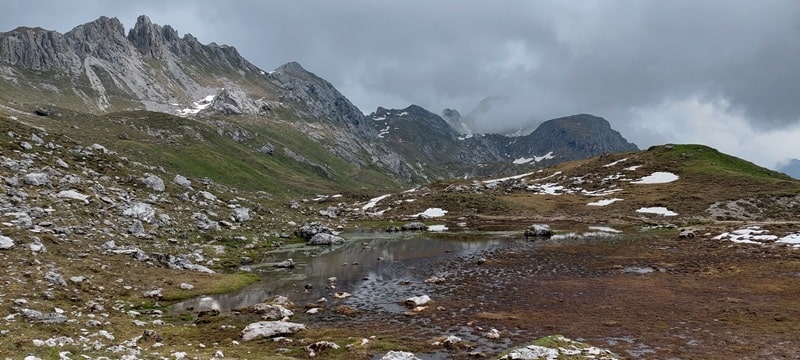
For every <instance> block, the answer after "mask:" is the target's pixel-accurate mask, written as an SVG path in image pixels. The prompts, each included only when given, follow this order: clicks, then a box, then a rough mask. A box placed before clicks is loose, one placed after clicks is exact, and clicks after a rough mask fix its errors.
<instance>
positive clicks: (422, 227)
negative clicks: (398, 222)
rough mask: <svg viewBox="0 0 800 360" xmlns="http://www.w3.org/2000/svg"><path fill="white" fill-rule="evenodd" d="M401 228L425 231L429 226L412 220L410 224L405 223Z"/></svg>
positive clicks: (403, 229)
mask: <svg viewBox="0 0 800 360" xmlns="http://www.w3.org/2000/svg"><path fill="white" fill-rule="evenodd" d="M400 230H402V231H425V230H428V226H427V225H425V224H423V223H421V222H419V221H415V222H410V223H408V224H405V225H403V226H402V227H401V228H400Z"/></svg>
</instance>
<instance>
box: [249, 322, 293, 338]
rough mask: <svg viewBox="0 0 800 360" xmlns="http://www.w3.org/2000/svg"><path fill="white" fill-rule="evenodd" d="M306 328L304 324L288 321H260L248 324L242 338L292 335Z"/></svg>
mask: <svg viewBox="0 0 800 360" xmlns="http://www.w3.org/2000/svg"><path fill="white" fill-rule="evenodd" d="M305 329H306V326H305V325H303V324H298V323H293V322H288V321H259V322H255V323H252V324H250V325H247V327H245V328H244V330H242V340H244V341H250V340H254V339H260V338H271V337H273V336H278V335H291V334H294V333H296V332H298V331H301V330H305Z"/></svg>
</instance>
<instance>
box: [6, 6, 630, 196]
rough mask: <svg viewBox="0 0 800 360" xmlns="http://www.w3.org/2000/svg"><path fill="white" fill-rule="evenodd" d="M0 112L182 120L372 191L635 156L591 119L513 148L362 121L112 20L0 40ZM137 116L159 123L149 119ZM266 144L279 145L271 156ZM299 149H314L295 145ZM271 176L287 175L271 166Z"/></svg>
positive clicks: (552, 127)
mask: <svg viewBox="0 0 800 360" xmlns="http://www.w3.org/2000/svg"><path fill="white" fill-rule="evenodd" d="M0 101H1V102H3V103H4V104H5V105H6V106H7V107H8V108H10V109H12V110H15V111H22V112H29V113H32V112H34V111H37V112H39V113H40V115H48V114H50V113H56V112H57V111H54V109H56V108H62V109H66V110H71V111H73V112H76V113H77V114H92V115H93V116H99V117H100V118H98V120H99V121H102V122H106V124H107V125H108V126H110V127H111V128H116V125H112V124H109V123H108V120H112V121H114V120H113V119H121V118H125V117H128V116H129V115H122V116H116V115H108V114H113V113H118V112H130V111H140V110H149V111H157V112H162V113H168V114H172V115H177V116H180V117H183V118H187V119H190V120H191V121H182V120H181V121H179V122H180V123H181V124H183V125H182V126H188V127H193V128H196V129H195V131H200V130H197V129H201V128H205V127H207V126H212V127H217V128H221V129H220V130H219V131H218V132H219V133H220V134H228V135H230V138H231V139H233V140H235V141H236V142H239V143H246V144H247V147H248V148H249V149H248V150H247V154H248V156H253V157H256V158H257V157H258V156H259V154H261V153H263V152H265V151H267V150H268V149H270V148H272V149H273V151H272V152H271V153H272V154H276V153H277V154H282V155H285V156H287V157H288V158H290V159H292V160H293V161H295V162H297V163H298V164H297V165H300V166H302V167H311V168H313V169H316V170H315V174H316V175H312V177H314V176H321V177H322V180H324V181H340V180H341V179H342V177H345V176H347V175H346V174H352V173H354V172H361V173H366V172H376V173H383V174H386V175H387V176H386V178H385V181H382V183H381V182H380V181H379V183H381V184H380V185H379V186H378V187H383V188H386V187H397V186H401V185H405V184H424V183H427V182H429V181H431V180H435V179H445V178H451V177H465V176H466V177H474V176H489V175H492V174H510V173H514V172H515V171H517V170H518V169H517V168H518V167H541V166H546V165H550V164H554V163H557V162H562V161H568V160H573V159H579V158H585V157H589V156H596V155H600V154H603V153H606V152H618V151H628V150H632V149H635V147H634V146H633V145H632V144H629V143H628V142H627V141H625V139H624V138H622V136H621V135H619V133H617V132H616V131H614V130H613V129H611V127H610V126H609V124H608V122H606V121H605V120H603V119H600V118H595V117H593V116H590V115H580V116H573V117H568V118H564V119H558V120H553V121H550V122H545V123H544V124H542V127H540V129H537V131H535V132H533V133H531V134H529V135H525V136H522V137H507V136H503V135H495V134H488V135H480V134H466V135H464V134H459V132H460V130H459V131H456V130H454V129H453V127H452V126H451V125H449V124H448V123H447V122H446V121H445V120H443V119H442V118H441V117H440V116H438V115H436V114H433V113H431V112H429V111H427V110H425V109H422V108H420V107H418V106H410V107H408V108H406V109H401V110H390V109H383V108H379V109H378V110H377V111H376V112H374V113H373V114H370V115H368V116H364V114H363V113H362V111H361V110H359V109H358V108H357V107H356V106H355V105H353V104H352V102H350V100H348V99H347V97H345V96H344V95H343V94H341V93H340V92H339V91H338V90H337V89H336V88H335V87H334V86H333V85H332V84H331V83H329V82H328V81H326V80H324V79H322V78H321V77H319V76H317V75H315V74H314V73H312V72H310V71H308V70H306V69H304V68H303V67H302V66H301V65H300V64H298V63H296V62H290V63H287V64H284V65H281V66H279V67H277V68H276V69H275V70H274V71H263V70H261V69H260V68H258V67H257V66H255V65H253V64H251V63H250V62H248V61H247V60H246V59H244V58H243V57H242V56H241V55H239V53H238V51H236V49H235V48H233V47H231V46H227V45H217V44H214V43H211V44H202V43H200V42H199V41H198V40H197V39H196V38H195V37H193V36H192V35H191V34H186V35H184V36H183V37H180V36H179V35H178V32H177V31H176V30H175V29H173V28H172V27H170V26H169V25H164V26H161V25H157V24H153V23H152V22H151V21H150V19H148V18H147V17H146V16H140V17H139V18H138V19H137V22H136V24H135V25H134V27H133V28H132V29H130V30H129V31H128V32H127V34H126V33H125V29H124V28H123V26H122V24H121V23H120V21H119V20H117V19H116V18H108V17H101V18H99V19H97V20H95V21H93V22H89V23H86V24H83V25H79V26H77V27H75V28H74V29H72V30H71V31H69V32H67V33H64V34H61V33H58V32H55V31H48V30H44V29H41V28H26V27H21V28H17V29H14V30H11V31H9V32H4V33H0ZM449 113H450V115H452V116H450V117H454V116H455V117H458V116H456V115H457V112H455V111H450V112H449ZM136 117H137V118H142V117H150V118H152V120H153V122H156V123H160V122H161V121H162V120H160V118H161V117H162V116H159V115H156V114H155V113H142V114H139V115H137V116H136ZM104 118H105V120H104ZM449 120H451V121H452V119H450V118H449ZM145 122H146V121H145ZM285 127H291V128H292V130H291V131H292V132H293V133H294V135H301V136H302V137H304V139H300V138H294V137H291V139H292V141H287V140H289V139H287V138H286V137H282V136H280V134H276V133H275V131H276V128H285ZM65 131H66V132H70V129H68V128H67V129H65ZM122 131H123V132H124V130H122ZM166 131H168V132H169V131H170V130H168V129H167V130H166ZM172 132H174V130H173V131H172ZM117 135H118V134H112V135H111V136H117ZM295 140H296V141H295ZM304 140H305V141H304ZM97 141H100V139H99V138H98V139H97ZM114 141H116V140H114ZM276 142H281V143H282V146H280V147H278V149H277V151H275V150H276V149H274V148H275V145H276V144H275V143H276ZM308 142H313V143H314V144H316V145H315V146H313V147H309V146H306V145H304V144H303V143H308ZM151 150H152V149H151ZM208 150H209V151H215V149H208ZM139 151H141V150H139ZM162 151H168V152H172V150H171V149H167V148H165V149H162ZM320 151H321V153H320ZM267 152H269V151H267ZM329 155H332V156H333V157H334V158H331V157H330V156H329ZM314 158H316V159H319V160H321V159H327V160H325V161H319V160H312V159H314ZM341 162H344V163H346V164H348V165H342V164H340V163H341ZM284 165H285V164H284ZM194 168H195V169H196V168H197V167H194ZM209 168H213V166H209ZM353 168H354V169H355V170H353ZM178 170H180V169H177V168H176V171H178ZM185 171H191V169H185ZM271 171H272V172H287V171H288V172H293V171H295V170H294V169H292V167H289V168H286V167H283V166H281V167H278V168H272V169H271ZM196 174H197V175H199V176H211V175H213V172H208V171H207V172H203V171H198V172H196ZM325 179H327V180H325ZM337 179H338V180H337ZM390 179H391V180H390ZM263 180H264V181H265V182H266V181H272V179H268V178H265V179H263ZM301 183H302V182H301ZM374 184H375V182H373V181H369V182H367V183H365V184H364V185H365V187H367V188H370V187H372V186H373V185H374ZM309 190H311V189H309Z"/></svg>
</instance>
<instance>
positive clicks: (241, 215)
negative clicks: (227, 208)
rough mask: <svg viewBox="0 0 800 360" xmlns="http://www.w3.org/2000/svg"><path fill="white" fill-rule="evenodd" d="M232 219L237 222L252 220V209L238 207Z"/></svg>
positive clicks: (232, 214)
mask: <svg viewBox="0 0 800 360" xmlns="http://www.w3.org/2000/svg"><path fill="white" fill-rule="evenodd" d="M231 217H232V218H233V220H234V221H236V222H243V221H247V220H250V209H248V208H246V207H238V208H236V209H233V212H232V213H231Z"/></svg>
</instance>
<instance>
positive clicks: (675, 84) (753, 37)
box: [0, 0, 800, 167]
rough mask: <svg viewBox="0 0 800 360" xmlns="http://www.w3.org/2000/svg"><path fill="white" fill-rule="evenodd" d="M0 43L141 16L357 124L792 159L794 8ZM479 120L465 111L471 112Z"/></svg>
mask: <svg viewBox="0 0 800 360" xmlns="http://www.w3.org/2000/svg"><path fill="white" fill-rule="evenodd" d="M2 8H3V10H2V13H0V31H8V30H11V29H13V28H15V27H17V26H21V25H25V26H40V27H43V28H45V29H49V30H57V31H59V32H62V33H63V32H66V31H69V30H70V29H72V28H73V27H74V26H76V25H79V24H83V23H86V22H89V21H92V20H94V19H96V18H98V17H100V16H102V15H106V16H110V17H117V18H118V19H120V21H122V23H123V24H124V25H125V28H126V31H127V29H130V28H131V27H132V26H133V24H134V23H135V20H136V17H137V16H138V15H141V14H146V15H148V16H149V17H150V19H151V20H152V21H153V22H154V23H157V24H160V25H167V24H168V25H171V26H172V27H173V28H175V29H176V30H178V32H179V33H180V34H181V35H183V34H185V33H191V34H193V35H194V36H196V37H197V38H198V39H199V40H200V42H202V43H210V42H216V43H218V44H228V45H231V46H234V47H236V48H237V49H238V50H239V52H240V53H241V54H242V55H243V56H245V57H246V58H247V59H248V60H250V62H252V63H254V64H255V65H256V66H258V67H261V68H263V69H265V70H270V69H273V68H275V67H278V66H279V65H281V64H283V63H285V62H288V61H298V62H300V63H301V64H302V65H303V66H304V67H305V68H306V69H307V70H309V71H311V72H314V73H316V74H317V75H319V76H321V77H323V78H325V79H326V80H328V81H330V82H331V83H333V85H334V86H336V87H337V88H338V89H339V91H341V92H342V93H343V94H344V95H345V96H347V97H348V98H349V99H350V100H351V101H352V102H353V103H354V104H356V105H357V106H358V107H359V108H360V109H361V110H362V111H363V112H364V113H370V112H372V111H375V108H376V107H378V106H383V107H387V108H404V107H406V106H408V105H409V104H417V105H421V106H423V107H425V108H427V109H428V110H430V111H432V112H434V113H438V114H441V112H442V110H444V109H445V108H453V109H457V110H458V111H459V112H461V113H462V115H466V114H468V113H470V112H471V111H473V110H474V109H476V107H477V105H478V104H479V103H480V102H481V100H483V99H486V98H491V99H493V101H491V102H490V104H491V106H490V107H489V109H488V111H485V112H481V113H480V115H479V116H478V117H477V121H478V124H477V125H476V126H477V127H478V130H480V131H494V130H508V129H512V128H516V127H529V126H532V125H535V124H537V123H539V122H541V121H544V120H547V119H551V118H556V117H560V116H566V115H572V114H578V113H590V114H594V115H598V116H602V117H604V118H606V119H607V120H609V122H611V125H612V127H614V128H615V129H617V130H619V131H620V132H621V133H622V134H623V136H625V137H626V138H627V139H628V140H629V141H632V142H634V143H636V144H637V145H639V147H640V148H647V147H648V146H650V145H654V144H663V143H668V142H674V143H703V144H706V145H709V146H713V147H716V148H718V149H720V150H721V151H724V152H727V153H731V154H734V155H737V156H740V157H743V158H746V159H748V160H751V161H754V162H756V163H758V164H759V165H762V166H766V167H774V166H775V165H776V164H777V163H778V162H782V161H785V160H787V159H788V158H800V1H796V0H788V1H780V0H758V1H736V0H719V1H698V0H690V1H678V0H670V1H659V0H652V1H640V0H636V1H622V0H614V1H602V0H598V1H590V0H581V1H564V0H553V1H528V0H525V1H502V2H499V1H488V0H487V1H469V0H452V1H441V0H439V1H417V0H403V1H389V0H386V1H381V0H363V1H355V0H353V1H346V0H342V1H298V0H291V1H290V0H287V1H266V0H258V1H257V0H253V1H242V0H240V1H219V0H213V1H176V0H170V1H164V0H154V1H150V0H137V1H124V2H118V1H105V0H97V1H60V0H58V1H38V0H24V1H17V0H3V4H2ZM476 114H477V112H476Z"/></svg>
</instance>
